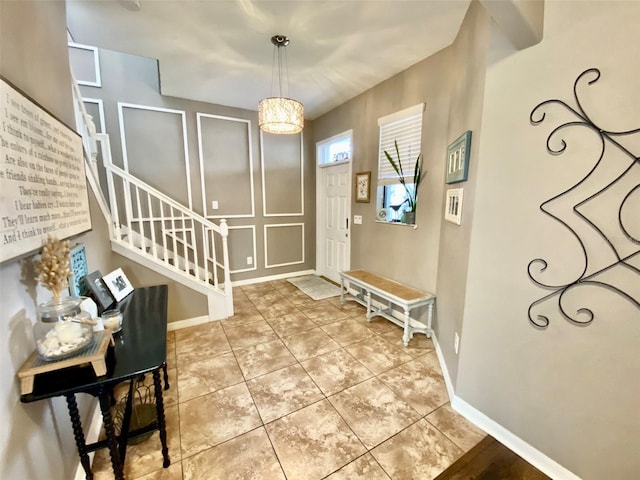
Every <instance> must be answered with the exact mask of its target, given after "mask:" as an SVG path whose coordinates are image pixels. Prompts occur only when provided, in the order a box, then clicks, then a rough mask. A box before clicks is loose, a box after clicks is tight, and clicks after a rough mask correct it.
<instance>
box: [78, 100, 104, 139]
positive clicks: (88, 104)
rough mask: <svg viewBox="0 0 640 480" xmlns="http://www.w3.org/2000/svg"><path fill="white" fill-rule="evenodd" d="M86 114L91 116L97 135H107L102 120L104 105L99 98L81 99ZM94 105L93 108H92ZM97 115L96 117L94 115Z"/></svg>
mask: <svg viewBox="0 0 640 480" xmlns="http://www.w3.org/2000/svg"><path fill="white" fill-rule="evenodd" d="M82 101H83V102H84V103H85V108H86V110H87V113H88V114H89V115H91V118H92V119H93V123H94V125H95V126H96V132H97V133H107V124H106V121H105V119H104V104H103V103H102V100H101V99H99V98H83V99H82ZM94 105H95V106H94ZM96 113H97V115H96Z"/></svg>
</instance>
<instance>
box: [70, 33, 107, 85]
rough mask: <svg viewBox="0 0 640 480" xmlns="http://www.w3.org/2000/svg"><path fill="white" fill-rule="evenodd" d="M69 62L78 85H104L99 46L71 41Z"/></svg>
mask: <svg viewBox="0 0 640 480" xmlns="http://www.w3.org/2000/svg"><path fill="white" fill-rule="evenodd" d="M68 46H69V63H70V64H71V71H72V72H73V75H74V76H75V77H76V81H77V82H78V85H87V86H90V87H102V78H101V77H100V56H99V54H98V48H97V47H92V46H90V45H82V44H80V43H73V42H69V43H68Z"/></svg>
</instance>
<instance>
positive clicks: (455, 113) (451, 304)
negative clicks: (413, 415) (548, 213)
mask: <svg viewBox="0 0 640 480" xmlns="http://www.w3.org/2000/svg"><path fill="white" fill-rule="evenodd" d="M489 24H490V18H489V16H488V14H487V12H486V11H485V9H484V7H483V6H482V5H481V4H480V3H478V2H472V3H471V5H470V7H469V10H468V12H467V15H466V17H465V20H464V22H463V24H462V27H461V29H460V32H459V33H458V36H457V38H456V41H455V42H454V44H453V45H452V46H451V47H450V49H449V50H450V53H451V55H452V57H453V68H452V69H451V71H450V77H449V78H450V87H451V100H450V103H449V128H448V132H447V143H448V144H450V143H452V142H453V141H455V140H456V139H457V138H458V137H459V136H460V135H462V134H463V133H464V132H465V131H467V130H471V154H470V157H469V158H470V162H469V176H468V180H467V181H466V182H462V183H456V184H450V185H445V188H444V190H445V191H444V192H443V195H444V197H443V203H444V202H445V198H446V190H448V189H450V188H463V206H462V222H461V224H460V225H456V224H454V223H451V222H448V221H445V220H444V219H443V215H442V213H441V214H440V218H441V219H442V220H441V223H442V226H441V231H440V250H439V252H438V278H437V294H438V300H437V301H438V308H437V314H438V315H437V320H436V331H437V335H438V337H437V338H438V344H439V345H440V349H441V351H442V355H443V356H444V359H445V362H446V365H447V369H448V372H449V376H450V378H451V381H452V382H453V383H455V379H456V376H457V373H458V368H457V367H458V356H457V355H456V353H455V350H454V334H455V333H458V334H459V335H462V331H463V325H462V322H463V317H464V308H465V307H464V305H465V293H466V283H467V264H468V260H469V248H470V244H471V226H472V222H473V212H474V206H475V193H476V179H477V177H478V172H479V171H480V170H481V168H482V165H481V164H480V162H479V156H478V152H479V150H480V139H481V138H482V131H481V119H482V102H483V93H484V77H485V72H486V61H487V60H486V58H487V50H488V42H489ZM440 161H443V160H442V157H441V158H440ZM443 209H444V207H443V208H441V210H440V212H442V210H443Z"/></svg>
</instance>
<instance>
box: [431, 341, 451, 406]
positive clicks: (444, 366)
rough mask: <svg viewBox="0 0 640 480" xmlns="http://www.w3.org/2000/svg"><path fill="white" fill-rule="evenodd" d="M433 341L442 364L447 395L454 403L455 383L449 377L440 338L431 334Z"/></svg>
mask: <svg viewBox="0 0 640 480" xmlns="http://www.w3.org/2000/svg"><path fill="white" fill-rule="evenodd" d="M431 340H433V346H434V347H436V355H437V356H438V362H440V368H441V369H442V376H443V377H444V383H445V385H446V386H447V393H448V394H449V400H450V401H453V398H454V397H455V391H454V389H453V383H451V376H450V375H449V370H448V369H447V364H446V362H445V361H444V356H443V355H442V349H441V348H440V344H439V343H438V338H437V337H436V332H431Z"/></svg>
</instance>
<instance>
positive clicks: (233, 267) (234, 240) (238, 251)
mask: <svg viewBox="0 0 640 480" xmlns="http://www.w3.org/2000/svg"><path fill="white" fill-rule="evenodd" d="M242 230H250V232H244V233H240V232H241V231H242ZM241 235H246V236H248V237H250V239H251V241H250V242H247V241H246V240H244V241H243V239H242V238H240V237H241ZM228 242H229V265H230V273H240V272H251V271H253V270H257V269H258V262H257V241H256V226H255V225H238V226H230V227H229V237H228ZM247 244H249V245H250V247H249V249H247V248H246V246H247ZM243 247H244V248H243ZM249 256H250V257H252V258H253V263H252V264H251V265H247V257H249Z"/></svg>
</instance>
